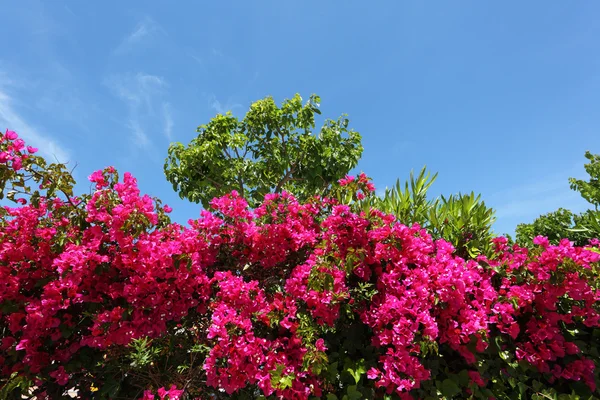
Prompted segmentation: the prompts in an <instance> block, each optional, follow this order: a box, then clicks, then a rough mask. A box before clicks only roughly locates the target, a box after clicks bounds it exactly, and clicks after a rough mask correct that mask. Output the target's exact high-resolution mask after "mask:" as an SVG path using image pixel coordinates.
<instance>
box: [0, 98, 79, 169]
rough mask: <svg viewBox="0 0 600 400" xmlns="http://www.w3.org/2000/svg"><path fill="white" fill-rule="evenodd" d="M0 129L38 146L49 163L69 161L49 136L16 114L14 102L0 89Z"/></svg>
mask: <svg viewBox="0 0 600 400" xmlns="http://www.w3.org/2000/svg"><path fill="white" fill-rule="evenodd" d="M0 127H3V128H9V129H11V130H14V131H16V132H17V133H18V134H19V135H20V136H21V137H22V138H23V139H25V141H27V142H28V143H30V144H31V145H34V146H38V147H39V149H40V154H41V155H43V156H45V157H46V158H47V159H48V160H50V161H55V160H58V161H59V162H62V163H66V162H68V161H69V160H71V156H70V154H69V152H68V151H67V150H66V149H65V148H64V147H63V146H61V145H60V144H59V143H58V142H57V141H56V140H54V139H52V138H51V137H50V136H48V135H45V134H43V133H41V132H40V131H39V130H38V129H36V128H34V127H33V126H32V125H31V124H30V123H29V122H28V121H26V120H25V118H24V117H23V116H22V115H21V114H19V113H18V111H17V110H16V108H15V106H14V100H13V99H12V98H11V97H10V96H9V95H8V94H7V93H6V92H4V91H3V90H2V89H0Z"/></svg>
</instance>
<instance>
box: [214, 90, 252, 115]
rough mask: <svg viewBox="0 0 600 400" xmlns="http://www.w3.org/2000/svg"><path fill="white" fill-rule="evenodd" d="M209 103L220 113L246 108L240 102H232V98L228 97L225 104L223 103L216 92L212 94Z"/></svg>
mask: <svg viewBox="0 0 600 400" xmlns="http://www.w3.org/2000/svg"><path fill="white" fill-rule="evenodd" d="M209 104H210V107H211V108H213V109H214V110H215V111H216V112H217V113H219V114H225V113H226V112H227V111H233V110H235V109H236V108H241V109H243V108H244V106H242V105H241V104H240V103H234V102H232V101H231V99H228V100H227V102H226V103H225V104H222V103H221V102H220V101H219V100H218V99H217V97H216V96H215V95H214V94H213V95H212V96H210V99H209Z"/></svg>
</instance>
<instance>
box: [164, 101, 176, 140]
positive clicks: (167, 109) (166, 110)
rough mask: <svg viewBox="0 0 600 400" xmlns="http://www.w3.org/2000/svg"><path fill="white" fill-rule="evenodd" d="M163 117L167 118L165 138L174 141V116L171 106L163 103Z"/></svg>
mask: <svg viewBox="0 0 600 400" xmlns="http://www.w3.org/2000/svg"><path fill="white" fill-rule="evenodd" d="M163 116H164V118H165V136H166V137H167V139H169V140H173V125H174V123H173V116H172V115H171V104H169V103H163Z"/></svg>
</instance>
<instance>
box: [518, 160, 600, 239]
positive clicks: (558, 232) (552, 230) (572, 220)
mask: <svg viewBox="0 0 600 400" xmlns="http://www.w3.org/2000/svg"><path fill="white" fill-rule="evenodd" d="M585 158H587V159H588V160H590V163H588V164H584V167H585V170H586V171H587V173H588V174H589V175H590V179H589V181H585V180H582V179H575V178H569V182H570V184H571V185H570V186H571V189H573V190H575V191H577V192H579V194H580V195H581V197H583V198H584V199H585V200H587V201H588V202H589V203H590V204H592V205H593V206H594V209H589V210H587V211H584V212H583V213H581V214H576V213H573V212H572V211H570V210H567V209H565V208H559V209H558V210H556V211H553V212H550V213H547V214H543V215H540V216H539V217H538V218H536V219H535V220H534V221H533V222H532V223H530V224H519V225H518V226H517V229H516V234H517V237H516V240H517V243H519V244H522V245H523V244H526V243H531V241H532V240H533V238H535V237H536V236H544V237H547V238H548V239H549V240H550V243H553V244H557V243H558V242H560V240H561V239H563V238H567V239H569V240H570V241H572V242H574V243H575V244H576V245H577V246H584V245H586V244H588V243H589V242H590V240H591V239H596V238H598V237H600V212H599V211H598V206H599V205H600V155H598V154H592V153H590V152H589V151H586V153H585Z"/></svg>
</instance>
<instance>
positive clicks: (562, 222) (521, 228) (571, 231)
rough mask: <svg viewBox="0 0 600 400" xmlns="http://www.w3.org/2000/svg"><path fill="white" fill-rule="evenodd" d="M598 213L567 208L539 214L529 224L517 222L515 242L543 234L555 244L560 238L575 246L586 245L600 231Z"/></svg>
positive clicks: (529, 241) (527, 240) (527, 241)
mask: <svg viewBox="0 0 600 400" xmlns="http://www.w3.org/2000/svg"><path fill="white" fill-rule="evenodd" d="M599 222H600V213H599V212H597V211H594V210H587V211H585V212H583V213H581V214H575V213H573V212H571V211H569V210H567V209H564V208H559V209H558V210H556V211H553V212H549V213H547V214H543V215H540V216H539V217H538V218H536V219H535V220H534V221H533V222H532V223H530V224H519V225H517V229H516V234H517V237H516V240H517V243H520V244H525V243H531V241H532V240H533V238H534V237H536V236H545V237H547V238H548V240H549V241H550V243H552V244H557V243H558V242H559V241H560V240H561V239H562V238H567V239H569V240H570V241H572V242H574V243H575V245H576V246H584V245H587V244H588V243H589V241H590V239H593V238H597V237H598V234H599V233H600V225H599Z"/></svg>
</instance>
